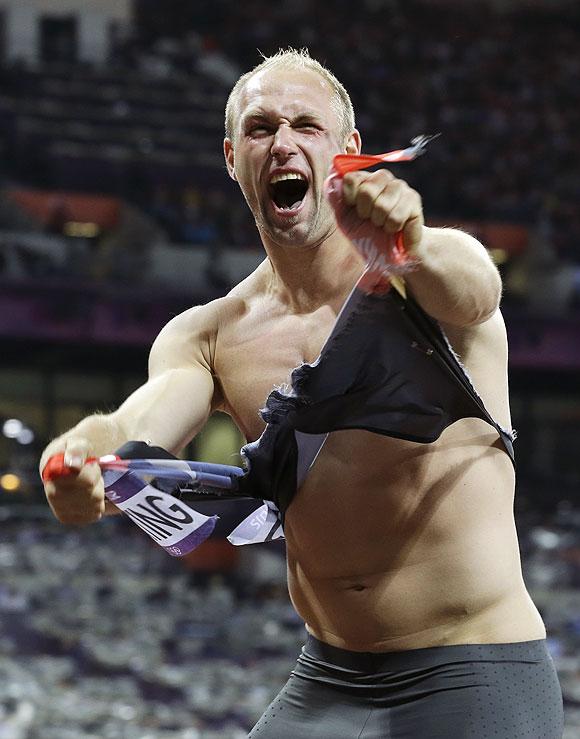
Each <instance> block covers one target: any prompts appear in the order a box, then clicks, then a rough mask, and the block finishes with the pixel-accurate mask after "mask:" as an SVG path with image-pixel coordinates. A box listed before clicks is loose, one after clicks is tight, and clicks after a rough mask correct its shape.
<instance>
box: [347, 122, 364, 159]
mask: <svg viewBox="0 0 580 739" xmlns="http://www.w3.org/2000/svg"><path fill="white" fill-rule="evenodd" d="M361 148H362V139H361V137H360V133H359V132H358V131H357V129H356V128H355V129H354V130H353V132H352V133H351V135H350V136H349V137H348V139H347V140H346V147H345V153H346V154H360V151H361Z"/></svg>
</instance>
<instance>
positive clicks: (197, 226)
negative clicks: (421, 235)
mask: <svg viewBox="0 0 580 739" xmlns="http://www.w3.org/2000/svg"><path fill="white" fill-rule="evenodd" d="M137 8H138V12H137V23H136V24H135V25H133V26H131V28H127V29H123V28H118V29H117V33H116V38H115V43H114V45H113V49H112V52H111V58H110V60H109V65H108V66H107V67H105V68H104V69H94V68H88V67H86V66H77V67H76V68H73V69H71V68H70V67H65V68H63V67H62V66H61V67H59V65H58V64H55V65H52V67H51V65H45V66H44V68H43V69H42V70H39V69H30V68H27V67H26V66H25V65H16V66H12V67H10V68H4V69H3V70H2V78H1V79H0V85H1V95H0V139H1V141H2V148H3V152H2V153H3V156H4V159H5V163H6V171H5V175H6V176H8V177H12V178H16V179H17V180H19V181H25V182H28V183H30V184H36V185H37V186H38V185H42V186H46V187H53V188H59V187H60V188H67V187H68V188H84V189H89V190H90V189H94V190H97V191H99V192H109V193H113V194H116V195H119V196H122V197H123V198H124V199H126V200H129V201H130V202H132V203H133V204H135V205H137V206H139V207H140V208H142V209H143V210H144V211H145V212H147V213H148V214H149V215H150V216H152V217H153V218H154V219H155V221H156V222H157V224H158V225H159V226H160V227H161V228H162V229H163V231H164V233H165V234H166V236H167V238H169V239H170V240H173V241H176V242H181V243H183V242H186V243H195V244H228V245H237V246H248V245H255V244H256V242H257V235H256V233H255V229H254V227H253V224H252V222H251V219H250V217H249V215H248V213H247V209H246V206H245V204H244V203H243V200H242V198H241V195H239V194H234V189H235V188H234V186H233V185H232V183H229V182H228V178H227V175H226V174H225V171H224V167H223V162H222V154H221V140H222V136H223V108H224V104H225V100H226V97H227V94H228V92H229V90H230V89H231V86H232V85H233V83H234V82H235V81H236V79H237V77H238V76H239V75H240V74H241V73H243V72H244V71H246V70H247V69H249V68H250V67H252V66H254V65H255V64H256V63H257V62H258V61H259V56H258V52H257V49H260V50H261V51H262V52H264V53H272V52H275V51H276V50H277V49H278V48H279V47H281V46H284V47H285V46H288V45H289V44H291V45H294V46H296V47H302V46H308V47H309V48H310V50H311V53H312V54H313V55H314V56H315V57H317V58H318V59H320V60H321V61H323V62H324V63H326V64H327V65H328V66H329V67H330V68H331V69H332V70H333V71H334V72H335V73H336V74H337V76H338V77H339V78H340V79H341V80H342V81H343V82H344V84H345V86H346V87H347V89H348V90H349V91H350V92H351V94H352V97H353V101H354V104H355V109H356V110H357V111H358V126H359V128H360V130H361V132H362V134H363V140H364V142H365V150H366V151H369V152H378V151H386V150H388V149H389V148H398V147H400V146H402V145H405V144H406V143H407V142H408V141H409V140H410V139H411V138H412V137H413V136H415V135H417V134H419V133H425V132H426V133H434V132H440V133H441V134H442V135H441V137H440V139H439V140H438V141H437V142H436V143H434V144H433V145H432V147H431V148H430V150H429V153H428V155H427V156H425V157H424V158H423V159H422V160H421V161H419V162H417V163H416V164H414V165H413V167H411V168H409V169H405V172H404V176H405V177H407V178H409V179H410V180H411V182H412V183H413V184H415V185H416V187H417V188H418V189H419V190H420V192H421V194H422V196H423V200H424V204H425V209H426V212H427V215H428V216H429V217H436V218H439V217H441V218H444V219H447V220H448V222H450V223H452V222H453V220H454V219H474V218H475V219H495V220H499V221H506V220H507V221H515V222H521V223H525V224H526V225H528V226H529V227H530V228H531V229H535V228H536V227H537V226H538V224H540V223H544V222H546V221H547V222H549V224H550V226H551V228H552V243H553V247H554V253H555V255H556V258H557V259H559V260H563V261H565V262H566V261H567V262H576V263H578V262H580V251H579V250H578V248H577V244H578V241H579V239H580V213H579V211H578V208H577V201H578V195H579V187H580V185H579V182H580V180H579V179H578V177H577V172H578V170H579V165H580V142H579V140H578V137H577V136H576V134H575V132H576V129H577V127H578V124H579V117H580V104H579V102H580V101H579V97H580V87H579V86H578V84H577V80H578V75H579V73H580V56H579V55H578V53H577V49H578V47H579V46H580V30H579V29H580V23H578V21H579V20H580V9H579V8H578V7H577V6H574V5H566V6H565V8H548V7H546V8H541V7H540V6H539V5H534V6H532V7H530V5H529V4H525V5H523V6H521V7H518V6H517V5H516V7H515V9H506V8H502V7H500V6H498V5H497V4H489V3H477V4H473V3H470V4H466V3H455V2H453V3H451V4H446V3H444V2H430V3H429V2H426V1H424V2H421V0H405V2H402V0H362V1H361V3H359V4H358V6H357V12H356V13H355V12H353V8H352V4H351V3H349V2H345V0H332V1H331V2H328V3H325V4H324V5H321V4H320V3H315V2H314V0H297V1H296V2H293V3H278V4H270V5H265V4H264V3H261V2H256V1H253V2H246V3H237V4H234V3H231V2H230V1H229V0H212V2H209V0H208V1H207V2H196V3H189V4H187V3H182V2H177V1H175V0H173V1H172V2H167V3H163V5H162V6H160V5H159V4H158V3H154V2H152V1H151V0H141V2H139V3H138V4H137ZM546 39H549V44H547V42H546Z"/></svg>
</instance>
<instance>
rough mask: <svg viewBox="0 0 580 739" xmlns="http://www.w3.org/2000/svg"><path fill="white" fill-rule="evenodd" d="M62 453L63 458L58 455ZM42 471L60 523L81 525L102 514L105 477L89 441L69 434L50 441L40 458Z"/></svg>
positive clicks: (96, 518)
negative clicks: (65, 437) (59, 439)
mask: <svg viewBox="0 0 580 739" xmlns="http://www.w3.org/2000/svg"><path fill="white" fill-rule="evenodd" d="M63 454H64V459H62V460H61V459H59V455H63ZM63 463H64V465H63ZM40 474H41V477H42V479H43V483H44V491H45V493H46V498H47V500H48V503H49V505H50V507H51V509H52V512H53V513H54V515H55V516H56V518H57V519H58V520H59V521H61V523H65V524H76V525H82V524H88V523H93V522H94V521H98V520H99V519H100V518H101V517H102V516H103V514H104V512H105V489H104V484H103V477H102V475H101V469H100V467H99V465H98V464H97V462H96V460H95V459H94V457H91V448H90V445H89V443H88V441H86V440H85V439H80V438H76V439H72V438H70V439H67V440H66V442H64V443H61V444H60V445H57V446H55V445H52V444H51V445H49V447H48V448H47V449H46V451H45V452H44V454H43V455H42V458H41V461H40Z"/></svg>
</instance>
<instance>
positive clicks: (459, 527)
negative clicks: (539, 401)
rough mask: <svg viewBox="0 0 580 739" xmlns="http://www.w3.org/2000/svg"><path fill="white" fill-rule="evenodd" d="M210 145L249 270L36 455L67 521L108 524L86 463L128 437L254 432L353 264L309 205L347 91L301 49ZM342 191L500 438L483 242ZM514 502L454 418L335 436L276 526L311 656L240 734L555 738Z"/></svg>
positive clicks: (232, 104) (322, 325) (329, 323)
mask: <svg viewBox="0 0 580 739" xmlns="http://www.w3.org/2000/svg"><path fill="white" fill-rule="evenodd" d="M226 134H227V135H226V139H225V142H224V151H225V158H226V163H227V168H228V172H229V174H230V176H231V177H232V178H233V179H235V180H236V181H237V182H238V183H239V186H240V188H241V190H242V192H243V194H244V197H245V198H246V201H247V203H248V205H249V207H250V209H251V211H252V213H253V215H254V217H255V220H256V224H257V227H258V230H259V233H260V237H261V240H262V243H263V246H264V249H265V251H266V255H267V258H266V259H265V260H264V262H262V264H261V265H260V266H259V267H258V268H257V269H256V271H255V272H254V273H253V274H251V275H250V276H249V277H248V278H247V279H245V280H244V281H243V282H242V283H240V284H239V285H238V286H237V287H235V288H234V289H233V290H232V291H231V292H230V293H229V294H228V295H227V296H226V297H224V298H221V299H219V300H216V301H213V302H212V303H209V304H207V305H204V306H200V307H196V308H192V309H191V310H188V311H186V312H185V313H183V314H182V315H180V316H178V317H176V318H174V319H173V320H172V321H171V322H170V323H169V324H168V325H167V326H166V327H165V328H164V329H163V330H162V331H161V333H160V334H159V336H158V338H157V339H156V341H155V343H154V344H153V347H152V350H151V355H150V363H149V380H148V382H147V383H146V384H145V385H144V386H143V387H141V388H140V389H138V390H137V391H136V392H135V393H133V394H132V395H131V396H130V397H129V398H128V399H127V400H126V401H125V402H124V403H123V405H122V406H121V407H120V408H119V409H118V410H116V411H115V412H113V413H111V414H109V415H94V416H90V417H88V418H86V419H85V420H83V421H82V422H81V423H79V424H78V425H77V426H76V427H75V428H73V429H71V430H70V431H68V432H67V433H65V434H63V435H62V436H61V437H59V438H58V439H56V440H55V441H53V442H52V443H51V444H50V445H49V446H48V448H47V449H46V450H45V452H44V454H43V456H42V460H41V463H40V466H41V469H42V468H43V467H44V465H45V464H46V461H47V459H48V458H49V457H50V455H52V454H55V453H57V452H63V451H64V453H65V463H66V464H68V465H69V466H70V467H71V468H73V469H74V471H75V474H74V475H73V476H72V477H66V478H62V479H59V480H56V481H53V482H47V483H46V484H45V488H46V494H47V498H48V501H49V503H50V506H51V508H52V510H53V512H54V514H55V516H56V517H57V518H58V519H59V520H60V521H62V522H63V523H70V524H85V523H89V522H93V521H97V520H98V519H100V518H101V516H102V515H103V514H104V512H105V507H106V506H105V501H104V495H103V482H102V478H101V474H100V471H99V468H98V466H96V465H95V464H85V459H86V458H87V456H89V455H102V454H106V453H110V452H111V451H113V450H114V449H116V448H117V447H119V446H121V445H122V444H124V443H125V442H127V441H128V440H129V439H134V440H143V441H148V442H149V443H152V444H155V445H158V446H162V447H165V448H166V449H167V450H169V451H171V452H173V453H177V452H179V451H180V450H181V449H182V448H183V447H184V446H185V445H186V444H187V443H188V442H189V441H190V440H191V439H192V438H193V437H194V436H195V435H196V434H197V433H198V431H199V430H200V429H201V428H202V426H203V425H204V423H205V422H206V421H207V419H208V417H209V415H210V414H211V413H212V412H213V411H215V410H221V411H224V412H226V413H229V414H230V416H231V417H232V418H233V419H234V421H235V422H236V424H237V425H238V426H239V428H240V429H241V430H242V432H243V433H244V435H245V436H246V437H247V439H248V440H254V439H257V438H258V437H259V436H260V434H261V432H262V430H263V427H264V423H263V421H262V420H261V419H260V416H259V415H258V409H259V408H260V407H262V406H263V403H264V400H265V398H266V397H267V395H268V393H269V392H270V391H271V389H272V388H273V386H275V385H280V384H282V383H285V382H288V379H289V373H290V371H291V370H292V368H294V367H296V366H297V365H300V364H301V363H303V362H311V361H313V360H314V359H315V358H316V357H317V355H318V354H319V352H320V349H321V346H322V344H323V343H324V340H325V338H326V337H327V335H328V334H329V332H330V331H331V329H332V327H333V324H334V322H335V319H336V317H337V314H338V312H339V310H340V308H341V306H342V305H343V303H344V301H345V299H346V298H347V296H348V294H349V292H350V290H351V289H352V286H353V285H354V283H355V282H356V281H357V279H358V278H359V276H360V274H361V272H362V270H363V267H364V264H363V260H362V258H361V256H360V255H359V254H358V253H357V252H356V251H355V249H354V248H353V245H352V243H351V242H350V241H349V240H348V239H347V238H346V237H345V236H344V234H343V233H342V232H341V231H340V230H338V229H337V225H336V220H335V217H334V211H333V210H332V208H331V206H330V204H329V203H328V201H327V200H326V198H325V196H324V194H323V182H324V180H325V178H326V176H327V174H328V172H329V169H330V166H331V164H332V159H333V156H334V155H335V154H337V153H339V152H346V153H357V152H359V151H360V147H361V140H360V135H359V133H358V131H357V130H356V129H355V127H354V114H353V112H352V105H351V104H350V100H349V98H348V95H347V93H346V92H345V90H344V88H343V87H342V85H340V83H339V82H338V81H337V80H336V79H335V78H334V77H333V76H332V75H331V74H330V73H329V72H328V71H327V70H325V69H324V68H322V67H320V65H318V64H317V63H316V62H315V61H313V60H312V59H310V57H307V56H306V55H305V54H303V53H298V52H284V53H280V54H278V55H276V56H275V57H272V58H270V59H269V60H266V61H265V62H263V63H262V64H261V65H259V66H258V67H257V68H255V69H254V70H252V71H251V72H250V73H248V74H247V75H244V77H242V78H241V79H240V81H239V82H238V83H237V85H236V86H235V88H234V90H233V91H232V94H231V95H230V99H229V101H228V107H227V109H226ZM284 178H298V179H300V180H302V181H303V182H304V183H306V184H305V185H304V186H302V189H303V191H302V192H300V193H299V198H298V196H297V198H298V199H297V200H296V202H294V203H286V204H283V203H282V202H281V199H282V196H281V195H280V192H279V189H278V188H277V186H276V182H277V181H278V180H281V179H284ZM344 199H345V201H346V203H347V204H348V205H349V206H351V207H352V208H355V209H356V212H357V214H358V216H359V217H360V219H362V220H365V219H371V220H372V221H373V223H375V225H378V226H382V227H383V228H384V230H385V232H386V233H388V234H394V233H396V232H399V231H402V232H403V238H404V243H405V247H406V249H407V251H408V252H409V253H411V254H412V255H414V256H415V257H417V258H418V259H419V266H418V267H417V268H416V269H415V270H414V271H413V272H411V273H410V274H409V275H408V276H407V278H406V286H407V290H408V291H409V292H410V293H411V294H412V296H413V297H414V299H415V300H416V301H417V302H418V303H419V305H420V306H421V307H422V308H423V309H424V310H425V311H426V312H427V313H428V314H430V315H431V316H432V317H433V318H435V319H436V320H437V321H439V322H440V324H441V325H442V327H443V328H444V329H445V331H446V333H447V336H448V338H449V340H450V342H451V344H452V346H453V347H454V349H455V351H456V352H457V354H458V355H459V356H460V358H461V360H462V363H463V365H464V366H465V367H466V369H467V371H468V372H469V374H470V376H471V379H472V381H473V384H474V386H475V387H476V388H477V389H478V392H479V394H480V396H481V397H482V399H483V401H484V402H485V404H486V406H487V408H488V410H489V411H490V413H491V415H492V416H493V417H494V418H495V419H496V420H497V421H498V422H499V423H500V424H501V425H502V426H504V427H507V428H509V426H510V417H509V408H508V385H507V376H506V368H507V345H506V332H505V328H504V324H503V321H502V318H501V314H500V312H499V309H498V305H499V300H500V294H501V284H500V279H499V276H498V273H497V271H496V269H495V268H494V266H493V264H492V263H491V261H490V259H489V258H488V256H487V253H486V251H485V249H484V248H483V247H482V246H481V245H480V244H479V243H478V242H477V241H476V240H475V239H473V238H472V237H470V236H468V235H466V234H464V233H461V232H459V231H456V230H451V229H432V228H427V227H425V226H424V225H423V215H422V205H421V199H420V197H419V195H418V194H417V193H416V192H415V191H414V190H412V189H411V188H410V187H409V186H408V185H407V184H406V183H405V182H404V181H403V180H401V179H397V178H395V177H394V176H393V175H392V174H391V173H390V172H388V171H386V170H382V171H378V172H375V173H369V172H355V173H351V174H348V175H346V176H345V178H344ZM353 460H359V463H358V464H357V463H356V462H354V461H353ZM513 496H514V470H513V465H512V463H511V460H510V458H509V457H508V455H507V454H506V453H505V450H504V449H503V447H502V444H501V443H500V441H499V438H498V434H497V433H496V432H495V431H494V430H493V429H492V428H491V427H490V426H489V425H488V424H486V423H485V422H483V421H481V420H479V419H472V418H466V419H462V420H460V421H458V422H457V423H455V424H453V425H452V426H449V427H448V428H447V429H446V430H445V431H444V432H443V434H442V435H441V436H440V438H439V439H438V440H437V441H436V442H434V443H432V444H418V443H413V442H409V441H402V440H398V439H393V438H388V437H385V436H379V435H376V434H373V433H370V432H367V431H350V430H349V431H339V432H335V433H333V434H331V436H330V437H329V439H328V441H327V443H326V445H325V446H324V448H323V450H322V452H321V454H320V455H319V457H318V459H317V461H316V464H315V465H314V467H313V468H312V470H311V472H310V473H309V475H308V476H307V478H306V481H305V482H304V484H303V485H302V487H301V488H300V490H299V491H298V493H297V495H296V497H295V499H294V500H293V501H292V504H291V505H290V507H289V508H288V510H287V513H286V516H285V523H284V530H285V536H286V543H287V557H288V581H289V591H290V597H291V599H292V602H293V604H294V606H295V607H296V610H297V611H298V613H299V614H300V615H301V616H302V618H303V619H304V621H305V622H306V628H307V631H308V639H307V644H306V646H305V648H304V650H303V653H302V655H301V656H300V658H299V660H298V663H297V665H296V669H295V670H294V672H293V673H292V676H291V677H290V679H289V681H288V683H287V684H286V686H285V687H284V688H283V690H282V692H281V693H280V695H279V696H278V698H277V699H276V700H275V701H274V703H273V704H272V706H270V708H269V709H268V710H267V711H266V713H265V714H264V716H263V717H262V719H261V720H260V721H259V722H258V724H257V725H256V727H254V729H253V731H252V734H251V736H252V737H260V738H263V739H266V738H269V737H271V738H272V739H284V738H285V737H292V738H293V739H294V738H298V737H309V739H311V738H312V737H320V738H321V739H339V738H343V737H344V739H347V738H348V739H351V738H352V739H354V738H355V737H359V738H360V739H371V738H378V737H392V738H393V739H397V738H399V737H407V738H415V737H425V738H427V737H441V738H443V737H445V739H450V738H451V737H454V738H459V737H465V738H466V739H467V737H470V738H471V737H477V738H479V737H494V738H499V739H516V738H517V737H526V738H528V739H541V738H542V737H543V738H545V739H556V738H557V737H561V734H562V705H561V694H560V690H559V685H558V681H557V677H556V674H555V671H554V668H553V664H552V662H551V660H550V657H549V655H548V653H547V651H546V647H545V641H544V639H545V630H544V625H543V623H542V620H541V618H540V615H539V614H538V611H537V610H536V608H535V606H534V604H533V603H532V601H531V599H530V596H529V595H528V593H527V591H526V588H525V585H524V582H523V579H522V574H521V568H520V556H519V550H518V542H517V535H516V529H515V525H514V518H513V507H512V504H513ZM107 505H109V504H107Z"/></svg>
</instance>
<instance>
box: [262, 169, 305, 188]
mask: <svg viewBox="0 0 580 739" xmlns="http://www.w3.org/2000/svg"><path fill="white" fill-rule="evenodd" d="M305 179H306V177H304V176H303V175H301V174H298V172H285V173H284V174H275V175H274V176H273V177H272V179H271V180H270V184H271V185H275V184H276V183H277V182H282V180H305Z"/></svg>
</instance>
